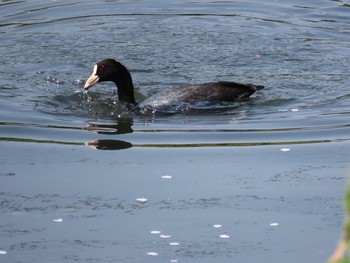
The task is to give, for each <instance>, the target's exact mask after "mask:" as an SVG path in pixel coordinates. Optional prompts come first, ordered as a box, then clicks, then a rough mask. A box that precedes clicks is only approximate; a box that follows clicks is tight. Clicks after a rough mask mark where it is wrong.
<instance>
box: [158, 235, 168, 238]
mask: <svg viewBox="0 0 350 263" xmlns="http://www.w3.org/2000/svg"><path fill="white" fill-rule="evenodd" d="M159 237H160V238H171V236H170V235H160V236H159Z"/></svg>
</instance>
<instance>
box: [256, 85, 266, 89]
mask: <svg viewBox="0 0 350 263" xmlns="http://www.w3.org/2000/svg"><path fill="white" fill-rule="evenodd" d="M254 87H255V88H256V90H261V89H263V88H265V86H261V85H254Z"/></svg>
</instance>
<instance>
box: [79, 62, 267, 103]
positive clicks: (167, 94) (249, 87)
mask: <svg viewBox="0 0 350 263" xmlns="http://www.w3.org/2000/svg"><path fill="white" fill-rule="evenodd" d="M103 81H113V82H114V83H115V85H116V86H117V89H118V96H119V100H120V101H124V102H127V103H131V104H135V105H136V104H137V103H136V101H135V97H134V85H133V82H132V78H131V75H130V72H129V71H128V69H127V68H126V67H125V66H124V65H123V64H121V63H120V62H118V61H116V60H114V59H105V60H102V61H101V62H98V63H97V64H96V65H95V66H94V69H93V72H92V74H91V76H90V77H89V78H88V80H87V81H86V83H85V86H84V89H85V90H88V89H90V88H91V87H92V86H94V85H95V84H96V83H98V82H103ZM263 88H264V86H258V85H253V84H241V83H236V82H228V81H220V82H210V83H204V84H195V85H188V86H179V87H172V88H168V89H165V90H164V91H161V92H160V93H157V94H155V95H154V96H151V97H150V98H148V99H146V100H145V101H143V102H142V105H150V106H155V107H157V106H162V105H169V104H172V105H174V104H176V103H181V102H189V103H192V102H193V103H195V102H200V101H207V102H234V101H243V100H245V99H247V98H249V96H251V95H252V94H254V93H255V92H256V91H258V90H261V89H263Z"/></svg>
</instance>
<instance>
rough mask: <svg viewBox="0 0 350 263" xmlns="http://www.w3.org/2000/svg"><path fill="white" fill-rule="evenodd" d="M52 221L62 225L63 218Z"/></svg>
mask: <svg viewBox="0 0 350 263" xmlns="http://www.w3.org/2000/svg"><path fill="white" fill-rule="evenodd" d="M52 221H54V222H55V223H62V222H63V218H56V219H53V220H52Z"/></svg>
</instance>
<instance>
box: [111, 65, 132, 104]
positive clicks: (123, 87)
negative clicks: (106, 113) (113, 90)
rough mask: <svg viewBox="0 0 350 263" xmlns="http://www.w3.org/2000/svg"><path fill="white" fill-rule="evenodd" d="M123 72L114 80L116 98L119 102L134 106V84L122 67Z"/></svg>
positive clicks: (128, 73)
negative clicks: (116, 92) (116, 91)
mask: <svg viewBox="0 0 350 263" xmlns="http://www.w3.org/2000/svg"><path fill="white" fill-rule="evenodd" d="M121 70H122V71H123V72H122V73H121V74H120V73H119V76H120V77H119V78H118V79H115V80H114V83H115V84H116V85H117V88H118V97H119V100H120V101H124V102H128V103H133V104H135V103H136V101H135V96H134V84H133V82H132V78H131V75H130V72H129V71H128V70H127V69H126V68H125V67H124V66H123V68H122V69H121Z"/></svg>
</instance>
